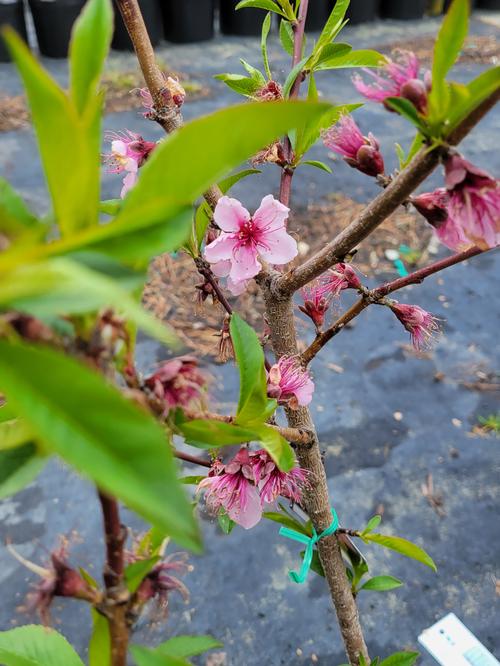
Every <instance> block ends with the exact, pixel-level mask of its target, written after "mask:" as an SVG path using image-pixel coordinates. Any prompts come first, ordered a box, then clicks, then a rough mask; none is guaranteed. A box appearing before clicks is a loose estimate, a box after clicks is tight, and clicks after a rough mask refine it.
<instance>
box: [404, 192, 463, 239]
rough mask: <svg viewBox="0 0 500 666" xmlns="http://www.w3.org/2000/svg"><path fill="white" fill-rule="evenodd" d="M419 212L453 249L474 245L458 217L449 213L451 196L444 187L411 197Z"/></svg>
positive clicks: (437, 234) (438, 235)
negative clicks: (459, 222) (457, 219)
mask: <svg viewBox="0 0 500 666" xmlns="http://www.w3.org/2000/svg"><path fill="white" fill-rule="evenodd" d="M410 201H411V203H412V204H413V205H414V206H415V208H416V209H417V210H418V212H419V213H420V214H421V215H423V216H424V217H425V219H426V220H427V222H429V224H431V225H432V226H433V228H434V233H435V234H436V236H437V237H438V238H439V240H440V241H441V242H442V243H443V244H444V245H446V247H449V248H450V249H452V250H465V249H467V248H468V247H471V246H472V245H473V243H472V241H470V240H469V239H468V238H467V236H466V235H465V234H464V231H463V229H462V227H461V226H460V224H458V223H457V221H456V219H454V218H452V217H450V216H449V215H448V207H449V202H450V196H449V194H448V191H447V190H446V189H445V188H444V187H439V188H438V189H437V190H434V192H424V193H423V194H419V195H418V196H416V197H411V198H410Z"/></svg>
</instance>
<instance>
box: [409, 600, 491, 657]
mask: <svg viewBox="0 0 500 666" xmlns="http://www.w3.org/2000/svg"><path fill="white" fill-rule="evenodd" d="M418 642H419V643H420V644H421V645H423V646H424V647H425V649H426V650H428V651H429V652H430V653H431V655H432V656H433V657H434V659H436V661H437V662H439V663H440V664H441V666H500V662H499V661H498V660H497V659H496V658H495V657H494V656H493V655H492V654H491V652H490V651H489V650H487V649H486V648H485V647H484V645H483V644H482V643H480V642H479V641H478V640H477V638H476V637H475V636H474V634H473V633H471V632H470V631H469V630H468V629H467V627H466V626H465V625H464V624H463V623H462V622H460V620H459V619H458V617H457V616H456V615H455V614H454V613H448V615H446V616H445V617H444V618H443V619H442V620H439V622H436V624H433V625H432V626H431V627H429V628H428V629H424V631H423V632H422V633H421V634H420V636H419V637H418Z"/></svg>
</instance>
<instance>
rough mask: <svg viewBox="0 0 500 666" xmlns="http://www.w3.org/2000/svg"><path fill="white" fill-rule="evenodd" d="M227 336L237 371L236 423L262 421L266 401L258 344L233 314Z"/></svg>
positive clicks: (260, 353) (259, 346) (261, 352)
mask: <svg viewBox="0 0 500 666" xmlns="http://www.w3.org/2000/svg"><path fill="white" fill-rule="evenodd" d="M230 333H231V340H232V342H233V346H234V354H235V357H236V363H237V364H238V369H239V372H240V396H239V401H238V409H237V413H236V420H237V423H239V424H241V425H247V424H250V423H253V422H255V421H259V420H261V421H262V420H265V419H263V414H265V413H266V410H267V407H268V403H269V398H268V397H267V378H266V370H265V366H264V352H263V351H262V345H261V344H260V341H259V338H258V337H257V334H256V333H255V331H254V330H253V328H252V327H251V326H249V325H248V324H247V323H246V322H245V321H243V319H241V317H240V316H239V315H237V314H236V313H235V314H233V315H232V316H231V324H230Z"/></svg>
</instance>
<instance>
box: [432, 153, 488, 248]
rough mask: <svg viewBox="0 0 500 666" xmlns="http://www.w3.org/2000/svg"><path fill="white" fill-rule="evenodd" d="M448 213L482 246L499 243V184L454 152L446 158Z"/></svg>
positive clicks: (472, 240) (469, 238)
mask: <svg viewBox="0 0 500 666" xmlns="http://www.w3.org/2000/svg"><path fill="white" fill-rule="evenodd" d="M445 175H446V188H447V190H448V192H449V197H450V198H449V202H448V206H447V210H448V216H449V217H450V218H451V219H452V220H453V222H454V224H455V225H456V226H458V227H459V228H460V229H461V231H462V232H463V234H464V235H465V237H466V238H467V239H468V240H469V241H471V242H472V243H474V244H475V245H477V246H478V247H480V248H481V249H483V250H486V249H488V248H492V247H496V246H497V245H498V244H500V187H499V184H498V181H497V180H495V179H494V178H493V177H492V176H490V174H489V173H487V172H486V171H483V170H482V169H479V168H478V167H476V166H475V165H474V164H471V163H470V162H468V161H467V160H465V159H464V158H463V157H462V156H461V155H458V154H455V155H452V156H451V157H449V158H448V159H447V160H446V162H445Z"/></svg>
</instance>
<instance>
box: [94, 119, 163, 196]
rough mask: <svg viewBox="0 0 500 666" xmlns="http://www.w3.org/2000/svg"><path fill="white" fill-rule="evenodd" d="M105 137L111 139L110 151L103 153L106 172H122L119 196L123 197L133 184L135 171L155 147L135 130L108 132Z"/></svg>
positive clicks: (135, 176)
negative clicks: (123, 174)
mask: <svg viewBox="0 0 500 666" xmlns="http://www.w3.org/2000/svg"><path fill="white" fill-rule="evenodd" d="M106 138H107V139H108V140H109V141H111V153H107V154H106V155H103V162H104V164H106V165H107V167H108V169H107V171H108V173H123V172H124V171H126V172H127V175H126V176H125V178H124V179H123V188H122V191H121V194H120V196H121V197H122V199H123V197H124V196H125V195H126V194H127V192H128V191H129V190H130V189H131V188H132V187H133V186H134V185H135V183H136V181H137V171H138V170H139V167H141V166H142V165H143V164H144V162H145V161H146V160H147V158H148V157H149V155H150V154H151V152H152V151H153V150H154V149H155V148H156V143H155V142H154V141H146V140H145V139H143V138H142V136H140V134H136V133H135V132H131V131H130V130H125V131H124V132H121V133H120V132H109V133H108V134H107V135H106Z"/></svg>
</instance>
